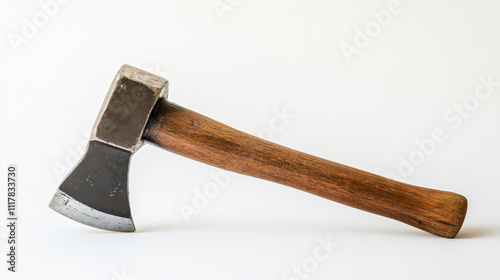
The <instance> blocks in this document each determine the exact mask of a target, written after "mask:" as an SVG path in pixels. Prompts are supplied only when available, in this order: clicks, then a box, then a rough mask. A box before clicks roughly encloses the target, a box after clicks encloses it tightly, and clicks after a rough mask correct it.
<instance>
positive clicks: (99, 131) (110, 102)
mask: <svg viewBox="0 0 500 280" xmlns="http://www.w3.org/2000/svg"><path fill="white" fill-rule="evenodd" d="M167 94H168V82H167V80H165V79H164V78H162V77H159V76H156V75H153V74H151V73H148V72H146V71H143V70H140V69H137V68H135V67H132V66H129V65H124V66H122V67H121V68H120V70H119V71H118V74H116V77H115V79H114V80H113V83H112V84H111V87H110V89H109V91H108V95H107V96H106V99H105V100H104V104H103V105H102V108H101V111H100V112H99V115H98V117H97V119H96V122H95V124H94V128H93V130H92V135H91V137H90V140H98V141H101V142H104V143H107V144H110V145H113V146H116V147H119V148H121V149H125V150H128V151H131V152H132V153H133V152H135V151H137V150H138V149H139V148H140V147H141V146H142V145H143V141H142V140H141V137H142V133H143V131H144V128H145V127H146V123H147V121H148V119H149V115H150V114H151V111H152V110H153V107H154V105H155V104H156V101H157V100H158V99H159V98H162V97H165V98H166V97H167Z"/></svg>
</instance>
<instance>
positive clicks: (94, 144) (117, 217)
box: [49, 141, 135, 231]
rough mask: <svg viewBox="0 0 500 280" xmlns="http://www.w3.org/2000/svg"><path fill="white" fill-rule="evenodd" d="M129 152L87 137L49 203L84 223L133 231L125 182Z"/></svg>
mask: <svg viewBox="0 0 500 280" xmlns="http://www.w3.org/2000/svg"><path fill="white" fill-rule="evenodd" d="M131 156H132V153H131V152H130V151H126V150H123V149H119V148H116V147H114V146H110V145H108V144H105V143H102V142H99V141H90V143H89V145H88V147H87V151H86V153H85V155H84V156H83V158H82V159H81V161H80V162H79V163H78V164H77V165H76V166H75V168H73V170H72V171H71V172H70V174H69V175H68V176H67V177H66V179H65V180H64V181H63V182H62V184H61V186H60V187H59V189H58V190H57V192H56V194H55V195H54V197H53V199H52V201H51V203H50V205H49V207H50V208H52V209H54V210H55V211H57V212H59V213H60V214H62V215H64V216H67V217H69V218H71V219H73V220H75V221H78V222H81V223H83V224H86V225H90V226H94V227H97V228H101V229H107V230H115V231H134V230H135V228H134V223H133V221H132V216H131V212H130V205H129V200H128V182H127V181H128V168H129V162H130V157H131Z"/></svg>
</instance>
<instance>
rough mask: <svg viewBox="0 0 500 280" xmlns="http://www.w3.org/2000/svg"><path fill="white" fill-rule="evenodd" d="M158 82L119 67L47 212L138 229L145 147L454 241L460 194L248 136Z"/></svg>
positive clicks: (462, 201) (462, 207) (463, 207)
mask: <svg viewBox="0 0 500 280" xmlns="http://www.w3.org/2000/svg"><path fill="white" fill-rule="evenodd" d="M167 88H168V82H167V80H165V79H164V78H162V77H158V76H156V75H153V74H150V73H148V72H145V71H143V70H140V69H137V68H134V67H132V66H129V65H124V66H123V67H121V69H120V70H119V72H118V74H117V75H116V77H115V79H114V81H113V83H112V84H111V87H110V89H109V92H108V95H107V96H106V99H105V101H104V104H103V106H102V108H101V110H100V112H99V115H98V117H97V120H96V122H95V124H94V128H93V129H92V133H91V136H90V141H89V143H88V146H87V149H86V152H85V155H84V156H83V157H82V159H81V160H80V162H79V163H78V164H77V165H76V166H75V167H74V168H73V170H72V171H71V172H70V173H69V175H67V177H66V178H65V179H64V180H63V182H62V183H61V185H60V187H59V189H57V191H56V193H55V195H54V197H53V198H52V200H51V202H50V204H49V206H50V208H52V209H54V210H55V211H57V212H59V213H60V214H62V215H64V216H66V217H68V218H71V219H73V220H75V221H77V222H80V223H83V224H86V225H89V226H93V227H96V228H100V229H105V230H111V231H123V232H131V231H135V226H134V223H133V220H132V215H131V211H130V205H129V199H128V169H129V162H130V158H131V156H132V154H133V153H134V152H136V151H137V150H138V149H139V148H140V147H141V146H142V145H143V144H144V143H145V142H149V143H151V144H153V145H156V146H159V147H161V148H164V149H166V150H168V151H171V152H174V153H176V154H179V155H182V156H185V157H189V158H192V159H195V160H198V161H200V162H203V163H206V164H210V165H213V166H216V167H219V168H222V169H226V170H229V171H232V172H237V173H241V174H245V175H249V176H253V177H257V178H261V179H265V180H269V181H272V182H276V183H280V184H283V185H287V186H290V187H294V188H296V189H299V190H302V191H306V192H309V193H312V194H315V195H317V196H320V197H323V198H326V199H330V200H333V201H336V202H339V203H342V204H345V205H348V206H352V207H355V208H358V209H361V210H364V211H368V212H371V213H374V214H378V215H382V216H385V217H388V218H392V219H395V220H398V221H400V222H403V223H406V224H408V225H411V226H414V227H416V228H419V229H422V230H424V231H427V232H430V233H433V234H436V235H439V236H443V237H448V238H452V237H454V236H455V235H456V234H457V233H458V231H459V230H460V228H461V226H462V223H463V221H464V219H465V214H466V211H467V199H466V198H465V197H463V196H462V195H459V194H456V193H452V192H448V191H441V190H434V189H428V188H423V187H417V186H413V185H408V184H405V183H401V182H397V181H394V180H391V179H388V178H384V177H381V176H378V175H375V174H372V173H368V172H365V171H362V170H359V169H356V168H352V167H349V166H345V165H342V164H339V163H335V162H332V161H328V160H326V159H322V158H319V157H316V156H313V155H309V154H305V153H301V152H298V151H296V150H292V149H290V148H287V147H284V146H280V145H277V144H274V143H271V142H268V141H266V140H263V139H260V138H257V137H254V136H251V135H249V134H246V133H244V132H241V131H239V130H236V129H233V128H231V127H229V126H226V125H224V124H222V123H219V122H217V121H214V120H212V119H210V118H207V117H205V116H203V115H200V114H198V113H196V112H193V111H190V110H188V109H186V108H183V107H181V106H179V105H177V104H174V103H171V102H170V101H168V100H167Z"/></svg>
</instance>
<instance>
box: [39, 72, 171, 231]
mask: <svg viewBox="0 0 500 280" xmlns="http://www.w3.org/2000/svg"><path fill="white" fill-rule="evenodd" d="M167 88H168V82H167V80H165V79H163V78H161V77H158V76H155V75H153V74H150V73H148V72H145V71H142V70H140V69H137V68H134V67H132V66H129V65H124V66H123V67H122V68H121V69H120V71H119V72H118V74H117V75H116V77H115V79H114V81H113V83H112V84H111V87H110V89H109V92H108V95H107V96H106V99H105V101H104V104H103V106H102V108H101V111H100V112H99V116H98V117H97V120H96V122H95V124H94V128H93V130H92V134H91V137H90V141H89V144H88V145H87V150H86V152H85V155H84V156H83V157H82V159H81V160H80V162H79V163H78V164H77V165H76V166H75V167H74V168H73V170H72V171H71V172H70V173H69V174H68V176H67V177H66V178H65V179H64V181H63V182H62V183H61V185H60V187H59V189H58V190H57V191H56V193H55V195H54V197H53V198H52V201H51V202H50V204H49V207H50V208H52V209H53V210H55V211H57V212H59V213H60V214H62V215H64V216H66V217H68V218H71V219H73V220H75V221H77V222H80V223H83V224H86V225H89V226H93V227H96V228H100V229H106V230H112V231H125V232H131V231H135V226H134V223H133V220H132V215H131V212H130V205H129V199H128V170H129V163H130V158H131V156H132V154H133V153H134V152H135V151H137V150H138V149H139V148H140V147H141V146H142V145H143V141H142V134H143V132H144V129H145V127H146V124H147V121H148V119H149V116H150V114H151V112H152V111H153V108H154V106H155V104H156V102H157V101H158V99H160V98H166V97H167Z"/></svg>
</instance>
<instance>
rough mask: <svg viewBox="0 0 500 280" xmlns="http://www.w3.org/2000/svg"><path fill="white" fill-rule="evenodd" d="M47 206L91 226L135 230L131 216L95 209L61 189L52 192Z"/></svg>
mask: <svg viewBox="0 0 500 280" xmlns="http://www.w3.org/2000/svg"><path fill="white" fill-rule="evenodd" d="M49 207H50V208H51V209H52V210H54V211H56V212H58V213H59V214H61V215H63V216H66V217H68V218H70V219H72V220H74V221H77V222H79V223H82V224H85V225H88V226H91V227H95V228H100V229H105V230H110V231H121V232H133V231H135V226H134V222H133V221H132V218H123V217H118V216H114V215H110V214H106V213H104V212H101V211H99V210H95V209H93V208H91V207H89V206H87V205H85V204H83V203H80V202H78V201H77V200H75V199H74V198H72V197H71V196H69V195H68V194H66V193H64V192H63V191H61V190H57V192H56V193H55V194H54V196H53V197H52V200H51V201H50V204H49Z"/></svg>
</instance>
